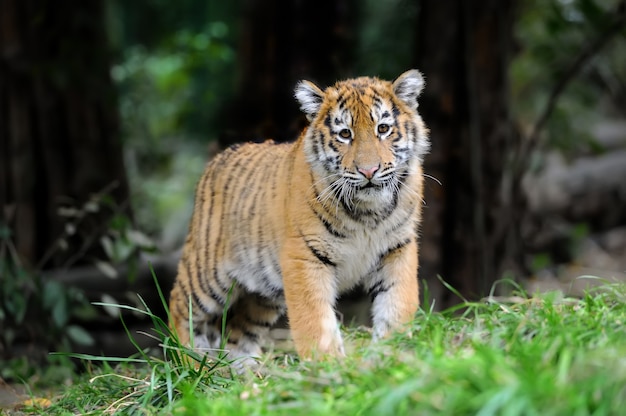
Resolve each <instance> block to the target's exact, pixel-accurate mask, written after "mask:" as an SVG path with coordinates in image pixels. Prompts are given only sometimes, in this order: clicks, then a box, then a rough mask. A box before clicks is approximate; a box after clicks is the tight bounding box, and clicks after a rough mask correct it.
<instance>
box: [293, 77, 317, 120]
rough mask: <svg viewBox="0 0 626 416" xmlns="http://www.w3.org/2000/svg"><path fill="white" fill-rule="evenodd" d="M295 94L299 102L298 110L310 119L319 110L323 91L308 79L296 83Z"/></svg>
mask: <svg viewBox="0 0 626 416" xmlns="http://www.w3.org/2000/svg"><path fill="white" fill-rule="evenodd" d="M295 96H296V99H297V100H298V102H299V103H300V110H302V112H304V114H305V115H306V118H307V119H308V120H309V121H312V120H313V119H314V118H315V116H316V115H317V113H318V112H319V111H320V107H321V106H322V101H323V100H324V97H323V96H324V93H323V92H322V90H320V89H319V88H318V87H317V86H316V85H315V84H313V83H312V82H310V81H300V82H298V85H296V90H295Z"/></svg>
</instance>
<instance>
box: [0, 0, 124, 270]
mask: <svg viewBox="0 0 626 416" xmlns="http://www.w3.org/2000/svg"><path fill="white" fill-rule="evenodd" d="M0 53H1V55H0V56H1V58H0V59H1V61H0V137H1V139H0V146H1V148H0V204H1V206H2V209H3V211H2V212H0V223H2V224H4V226H7V227H8V228H9V229H10V230H12V233H13V243H14V244H15V247H16V249H17V253H18V254H19V256H20V259H21V261H23V262H24V263H25V264H26V265H30V266H33V267H35V266H37V267H43V266H56V267H59V266H62V265H67V264H68V262H74V261H75V260H77V259H78V258H79V257H83V256H86V255H89V254H93V253H94V248H95V247H97V244H98V241H99V236H100V235H101V234H102V233H103V231H105V229H106V227H107V222H108V221H107V220H108V219H109V218H110V216H111V215H112V213H119V212H123V213H128V206H127V204H128V185H127V181H126V174H125V169H124V165H123V159H122V150H121V144H120V141H119V135H118V116H117V113H116V108H117V107H116V97H115V93H114V88H113V86H112V84H111V81H110V77H109V54H108V51H107V39H106V34H105V31H104V2H103V1H101V0H100V1H98V0H92V1H82V0H74V1H66V2H61V3H58V2H41V1H36V0H3V1H2V2H1V3H0ZM2 224H0V225H2Z"/></svg>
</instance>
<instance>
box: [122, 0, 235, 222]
mask: <svg viewBox="0 0 626 416" xmlns="http://www.w3.org/2000/svg"><path fill="white" fill-rule="evenodd" d="M128 7H131V8H132V7H133V6H128ZM231 37H232V34H231V31H230V27H229V25H228V24H226V23H225V22H223V21H213V22H211V23H208V24H205V25H204V26H201V27H199V28H198V29H192V28H190V27H184V28H180V29H177V30H175V31H172V32H168V33H167V34H165V35H162V38H161V39H160V40H159V41H158V42H156V41H155V42H153V43H152V44H151V45H150V46H149V47H148V46H145V45H143V44H140V43H135V44H130V45H125V47H124V48H123V51H122V59H121V62H119V63H118V64H117V65H115V66H114V67H113V69H112V76H113V80H114V81H115V83H116V85H117V87H118V89H119V91H120V104H119V107H120V115H121V118H122V126H123V137H124V141H125V150H126V153H127V168H128V172H129V178H130V181H131V189H133V190H134V192H133V195H132V203H133V207H134V209H135V211H136V212H137V216H136V218H137V219H138V222H139V226H140V228H141V229H142V230H145V231H146V232H148V233H150V234H156V233H158V232H160V231H161V230H162V228H163V224H164V223H167V222H168V216H170V215H172V213H176V212H186V211H187V210H188V208H187V206H188V205H189V204H190V202H191V200H192V194H193V187H194V185H195V181H196V179H197V178H198V177H199V175H200V172H201V170H202V167H203V165H204V162H206V160H207V159H208V158H209V152H208V146H207V143H208V142H209V140H211V139H213V138H215V136H216V135H217V131H216V129H215V120H214V118H215V116H216V113H217V110H218V109H219V108H220V105H221V104H222V103H223V102H224V100H225V99H227V98H228V97H229V96H231V95H232V73H233V71H232V67H233V65H234V50H233V48H232V47H231V46H230V38H231ZM182 228H184V227H182Z"/></svg>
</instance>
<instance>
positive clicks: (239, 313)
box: [226, 293, 285, 367]
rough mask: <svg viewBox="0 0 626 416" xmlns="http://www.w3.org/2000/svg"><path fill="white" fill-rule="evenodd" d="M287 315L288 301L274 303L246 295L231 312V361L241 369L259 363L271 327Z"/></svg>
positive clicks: (278, 300)
mask: <svg viewBox="0 0 626 416" xmlns="http://www.w3.org/2000/svg"><path fill="white" fill-rule="evenodd" d="M284 313H285V301H284V298H282V297H277V298H275V299H273V298H267V297H265V296H262V295H259V294H255V293H247V294H244V295H242V296H241V297H240V298H239V300H238V301H237V303H235V304H233V307H232V309H229V311H228V322H227V326H226V335H227V336H228V342H227V344H226V350H227V351H228V355H227V359H228V360H235V362H234V364H235V365H236V366H237V367H248V366H250V365H254V364H256V360H255V359H256V358H259V357H260V356H261V354H262V349H261V345H262V344H263V341H264V339H265V338H267V336H268V334H269V330H270V328H271V326H272V325H273V324H274V323H276V321H277V320H278V318H280V317H281V316H282V315H283V314H284Z"/></svg>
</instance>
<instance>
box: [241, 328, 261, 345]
mask: <svg viewBox="0 0 626 416" xmlns="http://www.w3.org/2000/svg"><path fill="white" fill-rule="evenodd" d="M242 332H243V334H242V336H243V337H246V338H248V339H249V340H251V341H257V340H258V339H259V335H258V334H255V333H254V332H250V331H248V330H246V329H244V330H243V331H242ZM239 341H241V338H239V340H238V342H239Z"/></svg>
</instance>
